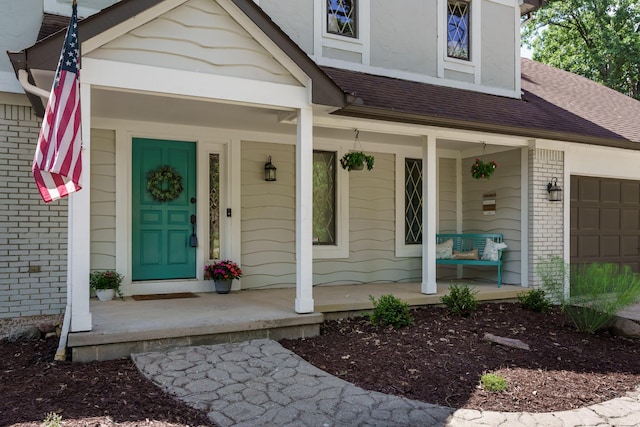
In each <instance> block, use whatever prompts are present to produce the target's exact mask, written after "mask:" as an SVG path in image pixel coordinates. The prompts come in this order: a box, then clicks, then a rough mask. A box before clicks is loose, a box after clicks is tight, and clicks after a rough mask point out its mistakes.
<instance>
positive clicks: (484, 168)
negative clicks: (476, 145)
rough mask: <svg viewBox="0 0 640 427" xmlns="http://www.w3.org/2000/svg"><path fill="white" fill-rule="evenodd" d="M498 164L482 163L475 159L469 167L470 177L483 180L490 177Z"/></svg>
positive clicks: (492, 162)
mask: <svg viewBox="0 0 640 427" xmlns="http://www.w3.org/2000/svg"><path fill="white" fill-rule="evenodd" d="M497 167H498V164H497V163H496V162H494V161H493V160H491V161H490V162H483V161H482V160H480V159H476V161H475V162H473V164H472V165H471V176H472V177H474V178H475V179H483V178H487V179H489V177H490V176H491V174H492V173H493V172H495V170H496V168H497Z"/></svg>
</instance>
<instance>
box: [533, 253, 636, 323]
mask: <svg viewBox="0 0 640 427" xmlns="http://www.w3.org/2000/svg"><path fill="white" fill-rule="evenodd" d="M538 267H539V268H538V269H536V272H537V273H538V275H539V276H540V277H541V278H542V281H543V288H544V289H545V291H546V292H547V294H548V295H549V296H550V297H551V299H552V300H553V301H557V302H559V303H560V304H561V307H562V310H563V311H564V312H565V313H566V315H567V317H569V319H570V320H571V322H573V324H574V325H575V327H576V329H577V330H578V331H580V332H588V333H594V332H596V331H598V330H600V329H603V328H605V327H606V326H607V325H608V324H609V323H610V322H611V320H613V318H614V317H615V316H616V314H617V313H618V312H619V311H620V310H622V309H624V308H625V307H628V306H630V305H632V304H634V303H635V302H637V301H639V300H640V276H639V275H638V274H637V273H633V272H632V271H631V268H630V267H629V266H623V267H622V269H621V268H620V267H619V266H618V265H616V264H600V263H593V264H584V265H580V266H577V265H576V266H571V267H569V266H567V265H566V264H565V263H564V262H563V261H562V260H561V259H559V258H558V257H551V258H550V259H549V260H548V261H546V262H543V263H541V264H540V265H539V266H538ZM567 279H568V283H569V286H568V287H565V283H566V281H567Z"/></svg>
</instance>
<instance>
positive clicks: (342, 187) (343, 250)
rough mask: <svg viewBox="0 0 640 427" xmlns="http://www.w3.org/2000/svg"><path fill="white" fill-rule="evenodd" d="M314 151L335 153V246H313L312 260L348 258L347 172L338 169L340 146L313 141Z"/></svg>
mask: <svg viewBox="0 0 640 427" xmlns="http://www.w3.org/2000/svg"><path fill="white" fill-rule="evenodd" d="M313 149H314V150H321V151H334V152H335V153H336V212H335V214H336V244H335V245H313V259H334V258H349V172H347V171H346V170H344V169H342V167H340V159H341V158H342V156H343V155H344V153H345V150H344V148H343V146H342V145H341V144H338V143H335V142H329V141H318V140H317V139H316V140H314V143H313Z"/></svg>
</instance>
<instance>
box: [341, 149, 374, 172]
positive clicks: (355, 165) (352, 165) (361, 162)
mask: <svg viewBox="0 0 640 427" xmlns="http://www.w3.org/2000/svg"><path fill="white" fill-rule="evenodd" d="M373 162H374V157H373V156H367V155H366V154H364V153H363V152H362V151H350V152H348V153H346V154H345V155H344V156H342V158H341V159H340V165H341V166H342V169H346V170H348V171H352V170H362V169H364V166H365V165H366V166H367V170H371V169H373Z"/></svg>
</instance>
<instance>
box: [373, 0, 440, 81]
mask: <svg viewBox="0 0 640 427" xmlns="http://www.w3.org/2000/svg"><path fill="white" fill-rule="evenodd" d="M371 3H372V5H371V65H372V66H374V67H381V68H386V69H396V70H401V71H408V72H412V73H419V74H427V75H429V76H434V77H435V76H436V75H437V68H436V65H437V61H436V58H437V55H438V51H437V49H438V46H437V43H438V39H437V36H438V33H437V31H436V28H437V24H438V20H437V16H438V14H437V8H436V2H435V1H424V0H405V1H403V2H402V3H398V2H390V1H389V2H382V1H375V0H374V1H372V2H371ZM398 15H401V17H398V18H394V16H398Z"/></svg>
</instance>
